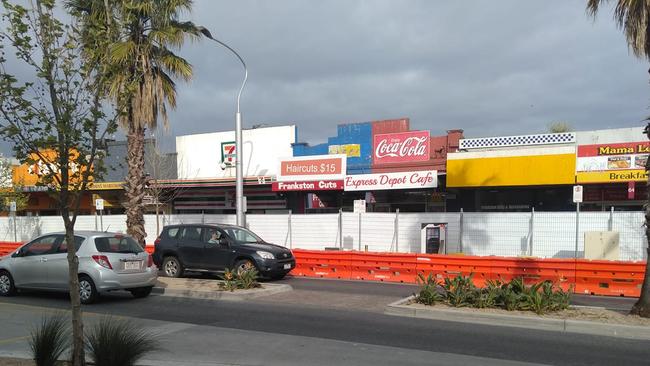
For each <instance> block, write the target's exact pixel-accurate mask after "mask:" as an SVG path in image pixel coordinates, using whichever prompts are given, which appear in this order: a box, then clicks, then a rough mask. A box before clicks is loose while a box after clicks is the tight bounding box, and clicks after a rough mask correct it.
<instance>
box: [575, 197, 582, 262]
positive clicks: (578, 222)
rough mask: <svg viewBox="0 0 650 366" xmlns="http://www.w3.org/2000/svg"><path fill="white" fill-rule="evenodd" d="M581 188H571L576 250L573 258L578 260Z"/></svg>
mask: <svg viewBox="0 0 650 366" xmlns="http://www.w3.org/2000/svg"><path fill="white" fill-rule="evenodd" d="M582 192H583V189H582V186H573V202H575V204H576V248H575V253H574V258H576V259H577V258H578V240H579V239H580V203H581V202H582Z"/></svg>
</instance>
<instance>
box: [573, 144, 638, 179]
mask: <svg viewBox="0 0 650 366" xmlns="http://www.w3.org/2000/svg"><path fill="white" fill-rule="evenodd" d="M649 153H650V142H648V141H645V142H628V143H616V144H596V145H580V146H578V150H577V156H576V180H577V182H578V183H608V182H629V181H645V180H647V179H648V175H647V174H646V172H645V165H646V162H647V161H648V154H649Z"/></svg>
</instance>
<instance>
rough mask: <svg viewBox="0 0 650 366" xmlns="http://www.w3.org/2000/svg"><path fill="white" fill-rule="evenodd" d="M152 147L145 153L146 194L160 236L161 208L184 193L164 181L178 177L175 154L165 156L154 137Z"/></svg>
mask: <svg viewBox="0 0 650 366" xmlns="http://www.w3.org/2000/svg"><path fill="white" fill-rule="evenodd" d="M152 141H153V144H152V146H151V147H150V148H149V149H147V151H146V153H145V162H146V167H147V174H146V175H147V188H146V194H147V196H148V197H149V198H150V201H151V202H148V204H149V205H153V206H154V211H155V213H156V235H159V234H160V213H161V206H162V207H165V206H167V205H168V204H169V203H171V202H173V201H174V198H176V197H178V195H179V194H180V193H181V192H182V190H183V189H182V188H178V187H169V186H166V185H165V184H164V181H166V180H170V179H175V178H176V176H177V169H176V167H177V161H176V155H175V154H165V153H163V152H162V151H160V148H159V147H158V144H157V141H156V139H155V137H154V139H153V140H152Z"/></svg>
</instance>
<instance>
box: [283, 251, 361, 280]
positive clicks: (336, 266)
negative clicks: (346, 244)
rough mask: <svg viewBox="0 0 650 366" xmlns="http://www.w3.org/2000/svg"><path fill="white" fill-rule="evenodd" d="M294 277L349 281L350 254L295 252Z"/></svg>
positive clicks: (292, 272)
mask: <svg viewBox="0 0 650 366" xmlns="http://www.w3.org/2000/svg"><path fill="white" fill-rule="evenodd" d="M293 254H294V256H295V257H296V268H294V270H293V271H291V274H292V275H294V276H304V277H319V278H336V279H345V280H349V279H350V276H351V272H350V253H349V252H342V251H320V250H294V251H293Z"/></svg>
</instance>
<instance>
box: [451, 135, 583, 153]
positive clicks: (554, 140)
mask: <svg viewBox="0 0 650 366" xmlns="http://www.w3.org/2000/svg"><path fill="white" fill-rule="evenodd" d="M575 142H576V134H575V133H573V132H565V133H544V134H540V135H521V136H501V137H482V138H476V139H462V140H460V146H459V149H461V150H469V149H481V148H487V147H507V146H526V145H555V144H570V143H575Z"/></svg>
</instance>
